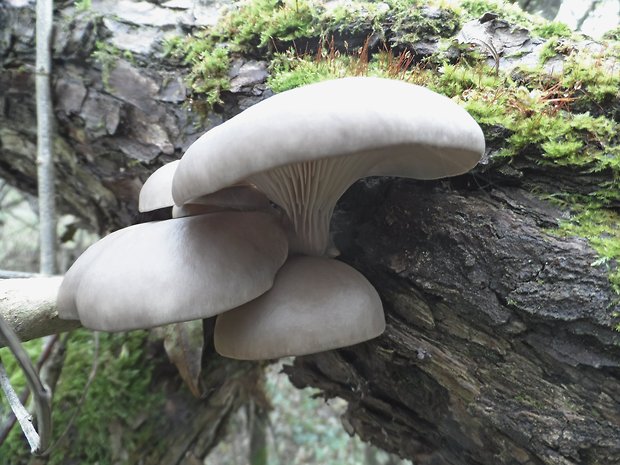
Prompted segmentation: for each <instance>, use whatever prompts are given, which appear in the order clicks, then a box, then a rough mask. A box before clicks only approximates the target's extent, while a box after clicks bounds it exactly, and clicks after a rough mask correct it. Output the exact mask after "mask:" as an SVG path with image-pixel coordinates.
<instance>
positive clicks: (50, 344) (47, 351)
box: [0, 334, 59, 446]
mask: <svg viewBox="0 0 620 465" xmlns="http://www.w3.org/2000/svg"><path fill="white" fill-rule="evenodd" d="M58 340H59V336H58V335H57V334H56V335H54V336H52V337H50V338H49V339H48V341H47V342H46V343H45V346H44V347H43V350H42V351H41V355H39V360H37V372H39V373H40V372H41V367H42V366H43V364H44V363H45V362H46V361H47V360H48V359H49V357H50V355H51V354H52V349H53V348H54V346H55V345H56V343H57V342H58ZM28 396H30V390H29V389H24V390H23V391H22V392H21V394H20V395H19V401H20V402H21V403H22V404H25V403H26V401H27V400H28ZM16 421H17V418H16V417H15V414H12V413H11V414H9V417H8V418H7V419H6V421H5V422H4V423H3V424H2V426H0V446H1V445H2V444H4V441H6V439H7V437H8V436H9V433H10V432H11V430H12V429H13V426H15V422H16Z"/></svg>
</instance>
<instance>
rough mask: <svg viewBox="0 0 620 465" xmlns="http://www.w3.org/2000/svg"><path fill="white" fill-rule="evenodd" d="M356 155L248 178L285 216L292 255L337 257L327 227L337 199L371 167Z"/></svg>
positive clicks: (305, 164)
mask: <svg viewBox="0 0 620 465" xmlns="http://www.w3.org/2000/svg"><path fill="white" fill-rule="evenodd" d="M372 162H373V160H372V158H370V157H363V156H360V155H359V154H352V155H345V156H342V157H338V158H336V157H332V158H323V159H319V160H313V161H307V162H302V163H295V164H290V165H285V166H281V167H278V168H274V169H272V170H270V171H264V172H262V173H258V174H255V175H253V176H251V177H249V178H248V181H249V182H251V183H252V184H254V185H255V186H256V187H257V188H258V189H259V190H260V191H262V192H264V193H265V194H266V196H267V197H268V198H269V199H271V200H272V201H273V202H274V203H275V204H277V205H278V206H279V207H280V208H282V210H283V211H284V212H285V213H286V215H287V217H288V220H289V231H288V233H289V238H288V239H289V247H290V252H291V253H299V254H304V255H313V256H324V255H330V256H335V255H338V252H337V250H336V249H335V248H334V247H333V246H332V245H331V241H330V235H329V225H330V220H331V217H332V214H333V212H334V208H335V206H336V203H337V202H338V199H339V198H340V197H341V196H342V194H344V192H345V191H346V190H347V189H348V188H349V187H350V186H351V185H352V184H353V183H354V182H355V181H356V180H357V179H359V178H361V177H363V176H364V173H365V172H366V171H367V170H368V169H369V168H370V167H371V166H372V164H373V163H372Z"/></svg>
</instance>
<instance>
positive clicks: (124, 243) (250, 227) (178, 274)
mask: <svg viewBox="0 0 620 465" xmlns="http://www.w3.org/2000/svg"><path fill="white" fill-rule="evenodd" d="M287 248H288V246H287V241H286V236H285V234H284V232H283V231H282V229H281V228H280V227H279V225H278V223H277V220H276V219H275V218H274V217H273V216H271V215H267V214H265V213H259V212H243V213H241V212H219V213H211V214H208V215H199V216H192V217H188V218H178V219H172V220H166V221H159V222H153V223H144V224H139V225H135V226H130V227H128V228H125V229H121V230H120V231H116V232H115V233H112V234H110V235H109V236H107V237H105V238H104V239H102V240H100V241H99V242H97V243H96V244H94V245H93V246H91V247H90V248H89V249H88V250H87V251H86V252H85V253H84V254H82V256H80V258H78V260H77V261H76V262H75V263H74V264H73V266H72V267H71V268H70V269H69V271H68V272H67V274H66V275H65V278H64V280H63V283H62V285H61V287H60V291H59V294H58V299H57V304H58V314H59V316H60V317H61V318H65V319H79V320H80V321H81V322H82V324H83V325H84V326H86V327H87V328H91V329H97V330H104V331H124V330H129V329H138V328H151V327H154V326H160V325H164V324H168V323H174V322H180V321H187V320H195V319H201V318H208V317H211V316H213V315H216V314H218V313H220V312H223V311H226V310H230V309H232V308H235V307H237V306H239V305H241V304H243V303H245V302H248V301H249V300H252V299H254V298H256V297H258V296H259V295H261V294H262V293H264V292H265V291H267V290H268V289H269V288H271V286H272V284H273V279H274V276H275V274H276V272H277V270H278V269H279V268H280V267H281V266H282V264H283V263H284V261H285V260H286V256H287Z"/></svg>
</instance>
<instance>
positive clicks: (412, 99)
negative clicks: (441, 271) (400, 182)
mask: <svg viewBox="0 0 620 465" xmlns="http://www.w3.org/2000/svg"><path fill="white" fill-rule="evenodd" d="M483 152H484V137H483V134H482V131H481V129H480V127H479V126H478V125H477V124H476V122H475V121H474V120H473V118H472V117H471V116H470V115H469V114H468V113H467V112H466V111H465V110H464V109H462V108H461V107H459V106H458V105H457V104H456V103H454V102H453V101H452V100H450V99H449V98H447V97H444V96H442V95H439V94H436V93H435V92H432V91H430V90H428V89H426V88H423V87H419V86H416V85H413V84H409V83H406V82H402V81H395V80H389V79H380V78H369V77H357V78H345V79H337V80H333V81H324V82H320V83H317V84H312V85H309V86H305V87H300V88H297V89H294V90H290V91H287V92H283V93H281V94H278V95H275V96H274V97H271V98H269V99H267V100H264V101H262V102H260V103H258V104H256V105H254V106H252V107H250V108H249V109H247V110H245V111H244V112H242V113H240V114H239V115H237V116H235V117H234V118H232V119H230V120H228V121H227V122H225V123H223V124H221V125H220V126H218V127H216V128H214V129H211V130H210V131H208V132H207V133H205V134H204V135H203V136H201V137H200V138H199V139H198V140H197V141H196V142H194V144H192V145H191V146H190V147H189V148H188V150H187V152H186V153H185V155H184V156H183V158H182V159H181V161H180V163H179V165H178V167H177V169H176V172H175V174H174V178H173V182H172V195H173V198H174V202H175V203H176V204H177V205H183V204H185V203H187V202H190V201H191V200H192V199H195V198H198V197H201V196H204V195H207V194H212V193H214V192H217V191H219V190H220V189H223V188H226V187H228V186H231V185H234V184H235V183H238V182H242V181H245V182H249V183H251V184H253V185H255V186H256V187H257V188H258V189H259V190H260V191H262V192H263V193H265V194H266V195H267V197H268V198H269V199H270V200H271V201H273V202H274V203H276V204H277V205H279V206H280V207H281V208H282V209H283V210H284V212H285V213H286V215H287V217H288V220H289V222H290V231H289V234H290V237H289V240H290V246H291V252H297V253H302V254H306V255H316V256H322V255H325V254H326V253H327V251H328V249H329V223H330V219H331V216H332V213H333V210H334V207H335V205H336V202H337V200H338V199H339V198H340V196H341V195H342V194H343V193H344V191H345V190H346V189H347V188H348V187H349V186H350V185H351V184H352V183H353V182H355V181H356V180H357V179H359V178H362V177H365V176H374V175H381V176H401V177H408V178H415V179H437V178H442V177H446V176H455V175H458V174H462V173H465V172H466V171H468V170H469V169H471V168H472V167H473V166H474V165H475V164H476V163H477V162H478V160H479V159H480V157H481V155H482V153H483Z"/></svg>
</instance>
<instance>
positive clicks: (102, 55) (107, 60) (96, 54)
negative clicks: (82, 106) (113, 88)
mask: <svg viewBox="0 0 620 465" xmlns="http://www.w3.org/2000/svg"><path fill="white" fill-rule="evenodd" d="M91 56H92V57H93V58H94V59H95V61H97V62H98V63H99V65H100V66H101V81H102V82H103V86H104V88H105V89H107V90H110V73H111V72H112V70H113V69H114V67H115V66H116V62H117V61H118V59H119V57H120V56H121V51H120V50H119V49H118V48H117V47H115V46H114V45H112V44H109V43H107V42H103V41H99V40H98V41H97V42H96V43H95V50H94V51H93V53H92V54H91Z"/></svg>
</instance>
